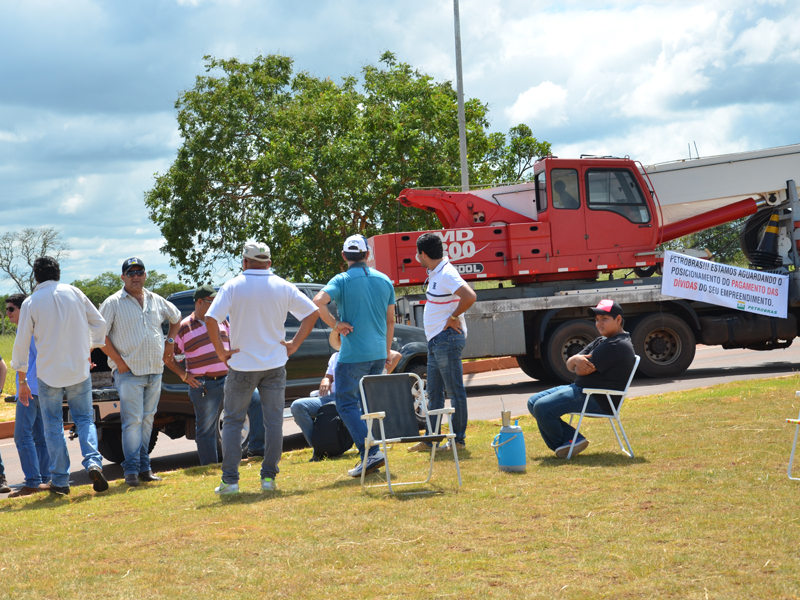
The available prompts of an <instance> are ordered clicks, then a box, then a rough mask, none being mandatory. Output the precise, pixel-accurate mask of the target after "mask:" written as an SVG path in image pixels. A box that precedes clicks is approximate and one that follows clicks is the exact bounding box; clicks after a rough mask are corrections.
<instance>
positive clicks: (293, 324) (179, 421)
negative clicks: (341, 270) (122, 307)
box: [64, 283, 428, 463]
mask: <svg viewBox="0 0 800 600" xmlns="http://www.w3.org/2000/svg"><path fill="white" fill-rule="evenodd" d="M296 285H297V287H298V288H299V289H300V290H301V291H303V292H304V293H305V294H307V295H308V296H309V297H310V298H313V297H314V296H315V295H316V294H317V292H318V291H319V290H321V289H322V287H323V286H322V285H320V284H315V283H300V284H296ZM192 293H193V292H192V291H191V290H190V291H186V292H178V293H176V294H172V295H171V296H169V297H168V298H167V300H169V301H170V302H172V303H173V304H175V306H177V307H178V309H179V310H180V311H181V315H182V317H186V316H188V315H189V314H190V313H191V312H192V311H193V310H194V300H192ZM329 308H330V309H331V312H333V313H334V314H336V306H335V304H334V303H333V302H331V304H330V305H329ZM299 326H300V322H299V321H298V320H297V319H295V318H294V317H293V316H292V315H291V314H290V315H289V317H288V318H287V319H286V323H285V328H286V339H287V340H288V339H291V338H292V337H294V335H295V333H296V332H297V329H298V327H299ZM164 327H165V332H166V323H165V325H164ZM330 331H331V330H330V327H328V326H327V325H325V323H323V322H322V319H318V320H317V323H316V325H315V326H314V329H313V330H312V331H311V333H310V334H309V336H308V337H307V338H306V340H305V341H304V342H303V344H302V345H301V346H300V349H299V350H298V351H297V352H295V353H294V354H293V355H292V357H291V358H290V359H289V362H288V363H286V405H285V410H284V418H291V414H290V413H289V406H290V405H291V403H292V401H294V400H296V399H297V398H303V397H305V396H308V395H309V394H310V393H311V392H312V391H313V390H316V389H318V388H319V382H320V379H322V376H323V375H325V371H326V369H327V366H328V359H329V358H330V355H331V354H332V353H333V352H334V350H333V348H331V347H330V344H329V343H328V335H329V334H330ZM392 348H393V349H394V350H397V351H398V352H400V353H401V355H402V358H401V359H400V363H399V364H398V365H397V367H396V369H395V370H396V372H398V373H408V372H413V373H416V374H418V375H420V376H421V377H423V378H424V377H425V375H426V373H427V367H426V364H427V358H428V349H427V343H426V341H425V332H424V330H422V329H421V328H419V327H411V326H408V325H400V324H398V325H395V330H394V343H393V344H392ZM92 360H93V362H94V363H95V364H96V366H95V367H94V368H93V369H92V388H93V389H92V396H93V404H94V414H95V424H96V426H97V435H98V446H99V450H100V453H101V454H102V455H103V457H104V458H105V459H107V460H109V461H111V462H117V463H118V462H122V461H123V460H124V455H123V453H122V428H121V423H120V417H119V396H118V395H117V391H116V389H115V388H114V387H113V384H112V381H111V372H110V369H109V367H108V362H107V360H106V356H105V354H103V352H102V350H100V349H96V350H94V351H93V352H92ZM188 389H189V387H188V385H187V384H186V383H184V382H183V381H181V379H180V377H178V376H177V375H176V374H175V373H173V372H172V371H171V370H169V369H167V368H166V367H165V368H164V376H163V379H162V383H161V399H160V400H159V403H158V412H157V413H156V416H155V421H154V424H153V434H152V436H151V438H150V451H152V450H153V448H154V447H155V445H156V441H157V439H158V435H159V433H164V434H166V435H168V436H169V437H170V438H173V439H176V438H179V437H182V436H186V437H187V438H188V439H190V440H193V439H194V437H195V418H194V407H193V406H192V403H191V401H190V400H189V393H188ZM64 418H65V421H66V422H67V423H69V422H70V421H71V420H70V417H69V411H68V409H67V406H66V404H65V405H64ZM221 420H222V414H221V413H220V417H219V421H220V423H221ZM248 426H249V425H248V424H247V423H246V426H245V431H244V432H243V437H246V435H247V427H248Z"/></svg>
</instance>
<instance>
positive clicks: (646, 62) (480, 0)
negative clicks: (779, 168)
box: [0, 0, 800, 291]
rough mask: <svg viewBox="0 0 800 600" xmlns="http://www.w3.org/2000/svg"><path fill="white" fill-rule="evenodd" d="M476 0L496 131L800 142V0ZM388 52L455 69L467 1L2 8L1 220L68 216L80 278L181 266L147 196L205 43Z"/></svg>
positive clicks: (353, 69)
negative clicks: (457, 22) (137, 264)
mask: <svg viewBox="0 0 800 600" xmlns="http://www.w3.org/2000/svg"><path fill="white" fill-rule="evenodd" d="M460 6H461V27H462V32H461V33H462V50H463V63H464V88H465V94H466V95H467V96H469V97H477V98H480V99H481V100H482V101H484V102H488V103H489V105H490V109H491V112H490V117H491V119H492V128H493V129H495V130H499V131H504V132H505V131H507V130H508V129H509V127H511V126H512V125H515V124H517V123H520V122H524V123H527V124H528V125H530V126H531V128H532V129H533V131H534V134H535V135H536V136H537V137H538V138H539V139H544V140H547V141H549V142H551V143H552V144H553V148H554V152H555V154H557V155H559V156H564V157H566V156H578V155H580V154H582V153H586V154H613V155H617V156H624V155H630V156H631V157H633V158H635V159H638V160H641V161H642V162H645V163H651V162H661V161H666V160H672V159H677V158H683V157H686V156H688V150H687V144H688V143H692V144H694V143H696V144H697V148H698V150H699V152H700V155H701V156H708V155H713V154H721V153H727V152H736V151H743V150H754V149H759V148H767V147H772V146H781V145H785V144H791V143H797V142H800V100H798V98H800V93H798V92H800V89H798V87H800V3H797V2H792V1H791V0H786V1H781V0H747V1H745V0H725V1H717V0H694V1H691V2H689V1H686V2H684V1H675V0H673V1H670V2H658V1H656V2H648V3H643V2H633V1H624V0H619V1H607V2H599V1H581V0H561V1H558V2H550V1H537V0H526V1H521V0H461V4H460ZM384 50H391V51H393V52H395V53H396V54H397V56H398V58H399V59H400V60H403V61H406V62H409V63H411V64H412V65H414V66H415V67H417V68H419V69H420V70H422V71H425V72H427V73H429V74H430V75H432V76H434V77H435V78H436V79H439V80H441V79H451V80H453V79H454V78H455V59H454V39H453V5H452V1H451V0H425V1H422V0H407V1H405V2H402V3H398V2H385V1H383V0H338V1H336V2H333V1H327V0H317V1H310V0H295V1H294V2H291V3H289V2H278V1H271V0H252V1H249V0H240V1H221V0H220V1H213V0H163V1H151V0H137V1H136V2H111V1H105V2H99V1H90V0H72V1H70V2H39V1H36V0H28V1H26V2H24V3H23V2H0V52H2V56H3V57H4V60H3V61H1V62H0V234H2V233H5V232H7V231H15V230H19V229H21V228H24V227H38V226H51V227H56V228H57V229H59V230H60V231H61V232H62V235H63V237H64V238H66V239H67V241H68V242H69V243H70V245H71V246H72V248H73V251H72V253H71V255H70V257H69V258H68V259H66V260H64V261H63V264H62V271H63V274H62V279H63V280H65V281H68V282H69V281H72V280H74V279H76V278H82V277H92V276H95V275H97V274H99V273H101V272H103V271H107V270H114V271H117V270H118V269H119V267H120V265H121V263H122V261H123V260H124V259H125V258H127V257H128V256H131V255H137V256H139V257H141V258H142V259H143V260H144V262H145V263H146V264H147V266H148V268H150V269H157V270H159V271H161V272H167V273H171V274H172V273H174V271H173V270H172V269H170V267H169V262H168V257H166V256H164V255H163V254H161V253H160V251H159V248H160V247H161V244H162V241H161V238H160V233H159V231H158V228H157V227H155V226H154V225H153V224H152V223H151V222H150V221H149V219H148V217H147V211H146V210H145V208H144V203H143V196H144V193H145V191H146V190H148V189H149V188H150V187H151V186H152V184H153V174H154V173H156V172H164V171H165V170H166V169H167V168H168V166H169V164H170V163H171V161H172V159H173V158H174V156H175V151H176V149H177V147H178V145H179V144H180V138H179V136H178V134H177V131H176V126H175V110H174V103H175V100H176V98H177V96H178V94H179V93H180V92H181V91H182V90H185V89H187V88H190V87H191V86H192V84H193V82H194V78H195V77H196V76H197V75H199V74H202V73H203V56H204V55H206V54H210V55H214V56H217V57H231V56H235V57H238V58H240V59H242V60H250V59H252V58H253V57H254V56H257V55H258V54H270V53H282V54H287V55H289V56H291V57H293V58H294V60H295V68H296V70H305V71H309V72H311V73H313V74H315V75H318V76H329V77H331V78H334V79H338V78H340V77H342V76H345V75H351V74H358V73H359V72H360V69H361V67H362V66H364V65H365V64H369V63H375V62H376V61H377V59H378V57H379V55H380V54H381V52H383V51H384ZM225 276H226V274H224V273H220V274H219V280H220V281H222V280H224V278H225ZM0 291H10V285H9V284H8V282H0Z"/></svg>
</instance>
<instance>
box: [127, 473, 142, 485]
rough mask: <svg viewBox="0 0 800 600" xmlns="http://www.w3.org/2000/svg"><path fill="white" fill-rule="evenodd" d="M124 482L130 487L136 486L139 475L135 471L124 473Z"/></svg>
mask: <svg viewBox="0 0 800 600" xmlns="http://www.w3.org/2000/svg"><path fill="white" fill-rule="evenodd" d="M125 483H127V484H128V485H129V486H131V487H137V486H138V485H139V476H138V475H137V474H136V473H128V474H127V475H125Z"/></svg>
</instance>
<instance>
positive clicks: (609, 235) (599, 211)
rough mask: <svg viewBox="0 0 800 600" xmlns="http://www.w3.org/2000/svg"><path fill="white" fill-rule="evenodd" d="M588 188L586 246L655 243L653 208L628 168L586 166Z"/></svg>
mask: <svg viewBox="0 0 800 600" xmlns="http://www.w3.org/2000/svg"><path fill="white" fill-rule="evenodd" d="M583 183H584V189H585V192H586V212H585V214H586V249H587V250H590V251H593V252H608V251H613V250H615V249H618V248H624V249H626V250H628V249H634V248H639V247H643V246H647V247H652V245H653V244H654V243H655V236H656V234H657V227H655V219H654V218H653V215H652V210H651V207H650V205H649V204H648V202H647V200H646V197H645V195H644V193H643V191H642V189H641V186H640V185H639V182H638V180H637V178H636V177H635V176H634V175H633V173H632V172H631V171H630V170H629V169H624V168H616V169H614V168H602V167H589V168H586V169H583Z"/></svg>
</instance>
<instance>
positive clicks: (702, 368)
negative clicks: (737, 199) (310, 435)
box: [0, 343, 800, 498]
mask: <svg viewBox="0 0 800 600" xmlns="http://www.w3.org/2000/svg"><path fill="white" fill-rule="evenodd" d="M797 371H800V343H798V344H796V345H795V346H793V347H790V348H787V349H786V350H773V351H772V352H755V351H752V350H723V349H721V348H719V347H716V346H715V347H705V346H698V348H697V356H696V357H695V360H694V363H693V364H692V367H691V368H689V370H687V371H686V373H684V374H683V375H681V376H680V377H677V378H675V379H636V380H634V382H633V385H632V390H631V396H632V397H636V396H646V395H650V394H660V393H666V392H672V391H679V390H687V389H693V388H698V387H705V386H709V385H716V384H719V383H724V382H729V381H740V380H747V379H763V378H769V377H779V376H781V375H787V374H791V373H794V372H797ZM465 379H466V383H467V387H468V390H467V393H468V396H469V416H470V419H499V418H500V410H501V399H502V401H503V402H505V406H506V409H507V410H510V411H511V412H512V414H513V415H522V414H526V413H527V400H528V398H529V397H530V396H531V395H532V394H535V393H536V392H539V391H541V390H544V389H546V388H548V387H550V386H549V385H545V384H541V383H539V382H538V381H535V380H532V379H529V378H528V377H527V376H526V375H525V374H524V373H522V371H521V370H520V369H506V370H503V371H495V372H491V373H476V374H473V375H467V376H466V377H465ZM299 431H300V430H299V429H298V428H297V426H296V425H295V424H294V423H293V422H291V421H286V423H285V426H284V435H285V437H284V449H285V450H290V449H296V448H300V447H303V446H304V445H305V441H304V439H303V436H302V435H301V434H300V433H299ZM68 446H69V448H70V459H71V461H72V484H73V485H85V484H88V483H89V479H88V477H87V476H86V474H85V473H84V472H83V470H81V468H80V461H81V456H80V448H79V446H78V441H77V440H74V441H71V442H69V444H68ZM0 453H1V454H2V456H3V462H4V464H5V468H6V476H7V477H8V479H9V481H10V482H11V483H12V484H18V483H20V482H21V481H22V471H21V469H20V466H19V458H18V456H17V452H16V448H14V442H13V440H10V439H8V440H0ZM152 464H153V469H154V470H155V471H170V470H174V469H181V468H185V467H192V466H197V464H198V461H197V452H196V447H195V444H194V442H193V441H189V440H187V439H185V438H180V439H178V440H171V439H169V438H168V437H166V436H165V435H163V434H162V435H160V436H159V439H158V444H157V445H156V448H155V450H154V451H153V454H152ZM104 472H105V473H106V477H108V478H109V480H117V479H121V478H122V469H120V467H119V465H115V464H112V463H107V462H105V463H104ZM2 497H5V496H4V495H0V498H2Z"/></svg>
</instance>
